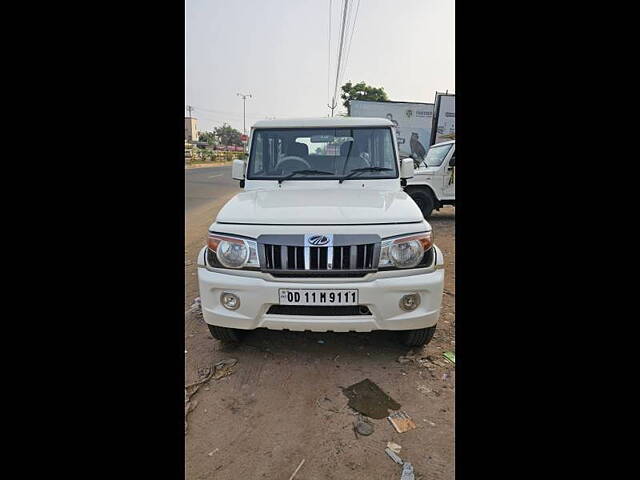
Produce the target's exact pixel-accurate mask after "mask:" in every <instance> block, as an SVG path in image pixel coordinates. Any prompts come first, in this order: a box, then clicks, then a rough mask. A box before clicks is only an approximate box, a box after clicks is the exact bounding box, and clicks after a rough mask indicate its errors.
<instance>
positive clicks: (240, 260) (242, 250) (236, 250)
mask: <svg viewBox="0 0 640 480" xmlns="http://www.w3.org/2000/svg"><path fill="white" fill-rule="evenodd" d="M207 246H208V247H209V252H210V254H209V255H208V257H207V258H208V261H209V263H210V264H211V266H212V267H220V266H222V267H226V268H243V267H253V268H259V267H260V261H259V260H258V246H257V244H256V242H255V241H254V240H247V239H244V238H235V237H227V236H225V235H216V234H213V233H210V234H209V239H208V242H207Z"/></svg>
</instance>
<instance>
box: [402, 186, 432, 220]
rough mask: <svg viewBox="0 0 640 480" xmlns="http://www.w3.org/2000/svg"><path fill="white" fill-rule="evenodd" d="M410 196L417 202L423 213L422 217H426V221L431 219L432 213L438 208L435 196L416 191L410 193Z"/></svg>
mask: <svg viewBox="0 0 640 480" xmlns="http://www.w3.org/2000/svg"><path fill="white" fill-rule="evenodd" d="M409 196H410V197H411V198H412V199H413V201H414V202H416V205H418V207H419V208H420V210H421V211H422V216H424V218H425V219H429V217H430V216H431V213H432V212H433V209H434V208H435V206H436V202H435V199H434V198H433V195H432V194H431V193H430V192H424V191H421V190H414V191H412V192H409Z"/></svg>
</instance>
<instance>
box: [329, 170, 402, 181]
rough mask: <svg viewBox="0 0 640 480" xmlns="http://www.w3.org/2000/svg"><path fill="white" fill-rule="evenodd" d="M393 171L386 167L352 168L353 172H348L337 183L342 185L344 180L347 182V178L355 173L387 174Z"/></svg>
mask: <svg viewBox="0 0 640 480" xmlns="http://www.w3.org/2000/svg"><path fill="white" fill-rule="evenodd" d="M391 170H393V168H387V167H363V168H354V169H353V170H351V172H349V174H348V175H345V176H344V177H342V178H341V179H340V180H339V182H338V183H342V182H344V181H345V180H347V179H348V178H351V177H353V176H354V175H355V174H356V173H361V172H388V171H391Z"/></svg>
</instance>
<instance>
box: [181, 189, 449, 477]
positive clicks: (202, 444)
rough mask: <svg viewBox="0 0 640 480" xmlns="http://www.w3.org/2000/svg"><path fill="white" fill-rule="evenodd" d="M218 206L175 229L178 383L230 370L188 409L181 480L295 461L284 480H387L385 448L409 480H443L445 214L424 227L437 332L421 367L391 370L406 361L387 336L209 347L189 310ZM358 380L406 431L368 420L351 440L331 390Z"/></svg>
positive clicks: (285, 336) (282, 338)
mask: <svg viewBox="0 0 640 480" xmlns="http://www.w3.org/2000/svg"><path fill="white" fill-rule="evenodd" d="M225 201H226V198H225V199H220V200H219V201H216V203H215V204H212V205H211V206H208V207H207V208H203V209H201V210H200V211H199V212H196V213H195V214H193V215H191V219H192V220H191V222H190V223H189V225H187V226H186V227H187V232H186V238H187V242H186V250H185V274H186V279H187V282H186V286H185V310H187V312H186V313H185V344H186V347H185V349H186V353H185V369H186V370H185V372H186V383H187V384H189V383H192V382H196V381H198V380H199V379H200V378H201V376H202V375H203V374H204V372H205V371H206V370H207V369H210V368H211V367H212V365H214V364H215V363H217V362H220V361H221V360H224V359H229V358H233V359H237V363H236V364H235V365H234V366H233V367H232V368H231V371H232V373H231V375H229V376H226V377H223V378H221V379H219V380H215V379H211V380H210V381H208V382H207V383H204V384H202V385H201V386H200V388H199V390H198V391H197V393H195V394H194V395H193V396H192V397H191V402H192V411H190V413H189V414H188V416H187V419H188V430H187V433H186V435H185V461H186V472H185V473H186V476H185V478H187V479H188V480H201V479H214V478H215V479H220V480H226V479H229V480H232V479H233V480H239V479H284V480H286V479H289V478H290V476H291V474H292V473H293V472H294V470H296V467H298V465H299V464H300V462H301V461H302V460H303V459H304V464H303V465H302V467H301V468H300V470H299V471H298V472H297V474H296V475H295V480H312V479H314V480H315V479H318V480H319V479H336V480H337V479H350V480H360V479H362V480H364V479H395V480H399V479H400V475H401V471H402V467H401V466H400V465H398V464H396V463H394V462H393V461H392V460H391V459H390V458H389V457H388V456H387V455H386V454H385V452H384V450H385V447H386V445H387V442H388V441H393V442H395V443H397V444H399V445H401V446H402V450H401V451H400V454H399V455H400V457H401V458H402V459H403V460H404V461H408V462H411V463H412V464H413V467H414V471H415V478H416V479H424V480H426V479H429V480H431V479H433V480H435V479H438V480H444V479H447V480H450V479H453V478H454V434H453V430H454V392H455V368H454V365H453V364H451V363H450V362H448V361H447V360H446V359H444V358H443V353H444V352H447V351H455V332H454V329H455V283H454V282H455V271H454V268H455V249H454V239H455V209H454V208H452V207H445V208H443V209H441V210H440V211H439V212H435V213H434V215H433V217H432V219H431V220H430V223H431V225H432V226H433V229H434V232H435V240H436V244H437V245H438V246H439V247H440V249H441V250H442V251H443V253H444V255H445V267H446V270H445V294H444V298H443V307H442V310H441V316H440V321H439V323H438V329H437V330H436V334H435V336H434V338H433V340H432V341H431V343H430V344H429V345H427V346H426V347H424V348H423V349H414V350H413V352H412V353H413V354H415V355H414V356H415V358H418V359H419V358H426V360H421V361H410V362H408V363H400V362H399V361H398V359H399V357H400V356H403V355H407V353H408V352H409V350H410V349H409V348H407V347H404V346H402V345H401V344H400V343H399V342H398V341H397V338H396V335H395V334H394V333H392V332H372V333H302V332H279V331H270V330H256V331H254V332H252V333H250V334H249V335H248V336H247V338H246V340H245V342H244V343H243V344H241V345H239V346H233V347H230V346H223V345H222V344H221V343H220V342H218V341H217V340H215V339H213V338H212V337H211V335H210V334H209V331H208V329H207V327H206V325H205V324H204V321H203V320H202V316H201V314H200V312H199V310H198V309H197V308H195V309H193V310H192V311H189V307H190V306H191V305H192V302H193V300H194V298H195V297H197V296H198V292H197V281H196V275H195V257H196V255H197V251H198V250H199V248H200V247H201V246H202V245H204V242H205V238H206V231H207V227H208V225H209V224H210V223H211V222H212V220H213V219H214V218H215V214H216V212H217V210H218V209H219V208H220V206H221V205H222V204H224V202H225ZM431 360H433V362H432V361H431ZM434 362H435V363H434ZM365 378H369V379H370V380H372V381H373V382H375V383H377V384H378V386H379V387H380V388H381V389H382V390H384V391H385V392H386V393H387V394H389V395H390V396H391V397H392V398H393V399H394V400H396V401H397V402H398V403H400V404H401V405H402V408H401V410H402V411H405V412H406V413H407V414H409V415H410V416H411V418H413V420H414V421H415V423H416V424H417V428H416V429H414V430H411V431H408V432H405V433H402V434H398V433H396V431H395V430H394V429H393V427H392V425H391V424H390V423H389V421H388V420H387V419H382V420H371V423H372V424H373V426H374V433H373V434H372V435H370V436H358V437H356V433H355V432H354V430H353V422H354V420H355V419H356V416H355V412H354V411H353V410H351V409H350V408H349V407H348V406H347V401H348V399H347V397H345V396H344V394H343V393H342V391H341V387H348V386H349V385H352V384H354V383H357V382H359V381H361V380H364V379H365Z"/></svg>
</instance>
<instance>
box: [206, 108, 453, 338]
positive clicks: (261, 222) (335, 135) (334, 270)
mask: <svg viewBox="0 0 640 480" xmlns="http://www.w3.org/2000/svg"><path fill="white" fill-rule="evenodd" d="M413 171H414V164H413V159H411V158H407V159H404V160H402V161H401V160H400V157H399V153H398V148H397V143H396V138H395V132H394V129H393V124H392V123H391V122H390V121H388V120H386V119H376V118H357V117H347V118H319V119H304V120H270V121H261V122H258V123H256V124H255V125H254V126H253V128H252V129H251V136H250V141H249V156H248V161H244V160H234V163H233V168H232V176H233V178H234V179H237V180H239V181H240V186H241V187H242V188H244V192H241V193H239V194H237V195H236V196H235V197H233V198H232V199H231V200H229V202H227V204H226V205H225V206H224V207H223V208H222V209H221V210H220V212H219V213H218V216H217V218H216V220H215V222H214V223H213V224H212V225H211V226H210V228H209V234H208V244H207V246H205V247H204V248H202V250H201V251H200V253H199V255H198V261H197V263H198V282H199V288H200V297H201V304H202V313H203V316H204V320H205V322H206V323H207V324H208V326H209V329H210V330H211V334H212V335H213V336H214V337H215V338H217V339H219V340H222V341H229V342H235V341H239V340H240V339H241V337H242V334H243V333H245V332H247V331H249V330H253V329H256V328H269V329H276V330H298V331H306V330H309V331H320V332H325V331H331V332H349V331H357V332H369V331H372V330H394V331H399V332H400V334H401V336H402V337H403V341H404V342H405V343H406V344H407V345H411V346H418V345H424V344H426V343H427V342H429V341H430V340H431V338H432V337H433V334H434V331H435V328H436V323H437V321H438V317H439V314H440V305H441V301H442V292H443V282H444V261H443V256H442V252H441V251H440V249H438V247H437V246H436V245H435V244H434V235H433V232H432V230H431V226H430V225H429V223H427V221H426V220H425V219H424V218H423V214H422V212H421V211H420V209H419V208H418V207H417V205H416V204H415V202H414V201H413V200H412V199H411V198H410V197H409V196H408V195H407V194H406V193H405V192H403V191H402V186H403V185H405V184H406V180H407V179H408V178H410V177H412V176H413Z"/></svg>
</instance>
